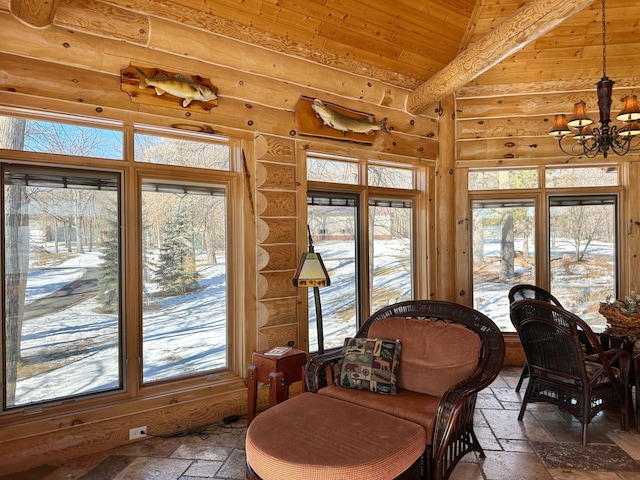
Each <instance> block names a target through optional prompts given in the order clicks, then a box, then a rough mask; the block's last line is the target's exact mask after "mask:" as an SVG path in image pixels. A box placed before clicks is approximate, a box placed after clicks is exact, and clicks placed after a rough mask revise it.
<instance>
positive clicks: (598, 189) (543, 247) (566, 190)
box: [458, 161, 629, 336]
mask: <svg viewBox="0 0 640 480" xmlns="http://www.w3.org/2000/svg"><path fill="white" fill-rule="evenodd" d="M593 167H598V168H612V167H613V168H615V169H617V171H618V172H619V173H618V184H617V185H608V186H586V187H547V186H546V185H545V179H546V170H547V169H568V168H574V169H575V168H593ZM504 168H507V167H504V166H501V167H495V168H493V167H490V166H489V167H487V166H483V167H478V168H469V167H464V168H460V174H461V177H462V176H464V177H468V173H469V172H471V171H482V170H489V171H497V170H503V169H504ZM514 169H518V170H521V169H523V170H530V169H537V170H538V184H539V185H538V187H537V188H532V189H508V190H507V189H505V190H473V191H470V190H468V189H466V198H467V207H466V208H467V212H468V215H469V218H471V215H472V209H473V203H474V201H481V202H490V201H492V200H495V201H498V200H496V199H499V201H508V200H521V199H525V200H526V199H529V200H531V199H533V200H534V210H535V213H534V216H535V242H536V250H535V262H536V265H535V277H536V284H537V285H540V286H542V287H543V288H546V289H548V288H549V285H550V281H551V278H550V270H549V257H550V254H549V241H550V232H549V225H550V224H549V221H550V220H549V208H550V198H552V197H572V196H587V197H589V196H616V197H617V202H616V213H615V215H616V218H615V222H616V232H615V239H616V253H615V258H616V262H617V264H616V267H617V269H616V288H617V291H618V293H617V295H620V294H621V293H620V292H624V291H626V290H627V288H628V287H627V285H628V273H629V272H628V268H627V266H626V265H625V264H624V263H622V262H621V255H622V252H623V251H626V238H625V236H624V235H622V226H623V225H624V224H625V217H624V211H625V208H624V207H623V205H624V202H625V191H624V189H625V187H624V178H625V176H624V174H623V173H622V174H621V173H620V172H626V171H627V169H628V166H627V164H626V163H625V162H622V161H620V162H618V163H616V164H611V163H609V164H607V165H603V164H601V163H595V162H594V163H584V164H580V165H571V166H566V165H560V166H558V165H535V166H533V165H530V164H523V165H518V167H517V168H516V167H514ZM464 183H465V184H466V183H467V180H466V179H465V180H464ZM459 184H460V183H458V185H459ZM467 235H468V236H467V242H468V243H467V244H468V245H472V244H473V243H472V242H473V229H472V228H469V229H468V232H467ZM465 263H466V264H467V267H466V268H467V269H468V272H469V275H468V276H467V288H469V292H470V293H471V295H470V296H469V299H470V304H471V306H473V307H474V308H475V303H474V298H475V297H474V288H473V286H474V279H473V255H469V256H468V258H467V259H466V261H465ZM461 268H462V264H460V265H459V266H458V269H459V270H458V271H459V272H460V271H461ZM552 293H553V292H552ZM603 301H604V299H603ZM503 333H504V334H505V335H507V336H509V335H516V334H515V332H513V331H505V332H503Z"/></svg>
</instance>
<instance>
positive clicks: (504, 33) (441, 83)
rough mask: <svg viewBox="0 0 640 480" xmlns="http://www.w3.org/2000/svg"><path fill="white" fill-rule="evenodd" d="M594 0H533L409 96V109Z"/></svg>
mask: <svg viewBox="0 0 640 480" xmlns="http://www.w3.org/2000/svg"><path fill="white" fill-rule="evenodd" d="M591 3H593V0H575V1H572V2H567V1H566V0H531V1H529V2H528V3H526V4H525V5H523V6H522V7H521V8H520V9H518V10H517V11H516V12H515V13H514V14H513V15H511V16H510V17H508V18H507V19H506V20H505V21H504V22H502V23H501V24H500V25H498V26H497V27H496V28H495V29H494V30H492V31H491V32H490V33H488V34H487V35H486V36H485V37H484V38H482V39H481V40H480V41H478V42H477V43H476V44H474V45H473V46H472V47H470V48H468V49H467V50H465V51H464V52H462V53H461V54H460V55H458V56H457V57H456V58H454V59H453V61H451V63H449V65H447V66H446V67H445V68H444V69H442V70H441V71H440V72H438V73H436V74H435V75H434V76H433V77H431V78H430V79H429V80H427V81H426V82H425V83H423V84H422V85H420V86H419V87H418V88H416V89H415V90H414V91H413V92H411V93H410V94H409V96H408V97H407V111H408V112H409V113H412V114H418V113H420V112H422V111H423V110H424V108H425V107H426V106H427V105H428V104H430V103H432V102H433V101H435V100H438V99H440V98H443V97H445V96H446V95H448V94H451V93H453V92H455V90H456V89H457V88H459V87H461V86H463V85H464V84H466V83H468V82H470V81H471V80H472V79H474V78H475V77H476V76H478V75H480V74H481V73H482V72H484V71H486V70H488V69H489V68H491V67H493V66H494V65H496V64H497V63H499V62H500V61H502V60H503V59H505V58H506V57H508V56H509V55H511V54H512V53H514V52H516V51H518V50H520V49H521V48H523V47H525V46H526V45H527V44H528V43H530V42H532V41H533V40H535V39H536V38H538V37H541V36H542V35H544V34H545V33H547V32H548V31H550V30H552V29H553V28H554V27H555V26H556V25H558V24H559V23H561V22H562V21H563V20H565V19H567V18H569V17H571V16H572V15H574V14H576V13H578V12H579V11H581V10H582V9H584V8H585V7H587V6H589V5H590V4H591Z"/></svg>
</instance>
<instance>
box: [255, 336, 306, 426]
mask: <svg viewBox="0 0 640 480" xmlns="http://www.w3.org/2000/svg"><path fill="white" fill-rule="evenodd" d="M268 351H269V350H261V351H259V352H254V353H253V355H252V357H251V363H252V364H253V365H251V366H250V367H249V375H248V383H249V385H248V386H249V388H248V404H249V413H248V415H247V424H249V423H251V421H252V420H253V419H254V418H255V416H256V402H257V398H258V382H262V383H266V384H268V385H269V405H270V406H271V407H273V406H274V405H276V404H277V403H280V402H282V401H284V400H286V399H287V398H289V385H291V384H292V383H293V382H297V381H300V380H302V369H303V367H304V365H305V364H306V363H307V354H306V352H304V351H303V350H296V349H294V348H292V349H291V350H289V351H288V352H286V353H284V354H282V355H280V356H278V357H275V356H270V355H265V352H268Z"/></svg>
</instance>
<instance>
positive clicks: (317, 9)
mask: <svg viewBox="0 0 640 480" xmlns="http://www.w3.org/2000/svg"><path fill="white" fill-rule="evenodd" d="M5 1H7V0H5ZM8 1H10V7H11V11H12V13H14V15H17V16H19V17H21V18H22V19H23V20H24V21H26V22H27V23H30V24H32V25H36V23H37V22H40V25H36V26H46V25H47V24H48V23H55V24H57V25H61V26H64V25H69V26H70V27H72V28H73V29H75V30H82V29H83V23H84V25H85V29H86V30H89V32H88V33H91V30H95V28H96V25H99V22H91V23H86V19H82V21H81V19H78V18H77V15H75V14H74V13H73V12H75V11H77V10H78V8H81V7H82V6H83V5H84V7H85V8H86V9H87V10H93V11H94V12H95V13H96V15H97V16H99V15H102V16H103V17H102V20H103V23H104V24H105V29H107V28H109V27H108V24H109V23H114V24H116V23H117V22H118V18H117V14H118V12H117V11H114V10H113V9H108V8H107V7H116V8H118V9H125V10H132V11H135V12H137V13H141V14H144V15H149V16H153V17H159V18H164V19H168V20H170V21H178V22H180V23H183V24H185V25H189V26H193V27H196V28H200V29H205V30H209V31H211V32H212V33H215V34H216V35H221V36H225V37H229V38H234V39H236V40H241V41H243V42H247V43H251V44H254V45H257V46H261V47H264V48H267V49H270V50H274V51H277V52H279V53H285V54H287V55H292V56H297V57H302V58H305V59H307V60H313V61H315V62H317V63H320V64H323V65H327V66H331V67H334V68H336V69H338V70H342V71H346V72H351V73H356V74H359V75H362V76H365V77H369V78H371V79H373V80H379V81H382V82H385V83H389V84H392V85H394V86H397V87H401V88H405V89H408V90H414V89H416V88H417V87H418V86H420V85H421V84H423V83H424V82H425V81H428V80H429V79H431V78H432V77H433V76H434V75H435V74H437V73H438V72H441V71H442V70H443V69H446V68H447V66H448V65H450V64H451V62H455V61H456V57H458V56H459V55H460V54H461V53H463V52H464V51H465V50H469V49H473V48H474V47H475V46H477V45H478V44H480V43H481V42H482V41H483V40H486V39H488V40H490V41H489V44H488V45H486V46H485V47H484V49H483V50H480V51H478V52H476V53H474V55H475V56H476V58H477V57H483V58H484V57H487V58H488V65H489V66H490V68H489V69H488V70H487V71H486V72H485V73H483V74H482V75H478V73H479V72H478V73H477V72H472V73H470V74H469V77H472V78H471V79H470V80H469V82H467V83H468V85H485V86H489V85H500V84H511V83H528V82H575V81H576V80H577V81H578V82H581V81H584V82H587V84H590V85H592V84H593V83H595V82H596V81H597V80H598V79H599V78H600V76H601V72H602V60H601V56H602V55H601V54H602V48H601V11H600V10H601V3H600V1H598V0H595V1H594V0H582V1H578V0H576V1H572V2H566V1H564V0H529V1H528V2H524V1H523V0H447V1H442V0H439V1H436V0H395V1H393V2H389V1H388V0H373V1H369V2H362V1H360V0H163V1H156V0H135V1H132V0H102V1H100V0H50V1H49V2H40V1H37V0H8ZM564 4H573V6H572V7H571V8H573V10H570V9H569V7H566V5H564ZM526 5H534V7H532V8H534V10H532V11H533V12H534V13H536V14H539V15H540V18H539V19H535V22H536V24H537V28H538V29H540V28H544V27H545V24H548V25H549V26H550V27H547V30H550V31H548V32H547V33H544V32H542V34H541V33H534V34H532V32H531V31H530V30H527V29H528V28H530V26H529V25H524V22H523V20H522V19H519V20H518V21H517V22H516V23H513V24H512V25H510V28H509V29H508V32H507V34H506V35H507V36H509V35H511V36H513V35H519V36H520V37H521V38H518V39H517V42H518V44H517V48H513V50H517V51H515V52H513V53H510V54H508V55H505V54H504V52H496V51H492V50H499V49H500V47H501V44H503V43H504V42H505V40H508V38H507V36H505V33H504V32H503V33H502V34H497V35H496V36H495V37H494V38H491V37H488V36H490V35H492V34H494V35H495V34H496V32H499V29H500V28H501V26H502V27H503V26H504V25H505V22H509V21H510V18H513V15H514V14H517V12H518V11H519V10H521V9H523V8H525V7H526ZM562 9H564V10H563V11H562V12H561V13H560V14H558V10H562ZM576 10H579V11H577V12H576ZM606 19H607V44H608V48H607V73H608V74H609V77H611V78H614V79H617V78H627V77H630V76H633V75H637V73H638V67H636V65H638V64H639V63H640V62H638V60H640V54H639V53H638V52H640V35H638V22H639V21H640V2H638V1H637V0H615V1H613V0H609V2H608V5H607V8H606ZM511 21H512V22H513V20H511ZM556 24H557V25H556ZM143 30H144V29H143V28H141V29H140V35H139V36H140V37H141V38H139V39H138V40H141V41H143V40H144V38H143V37H144V32H143ZM97 33H99V34H104V32H97ZM131 35H132V34H131V33H130V32H124V31H123V32H122V38H123V39H125V40H127V39H129V38H127V37H131ZM536 37H538V38H536ZM176 41H177V42H179V40H178V39H177V40H176ZM522 47H523V48H522ZM500 55H502V56H503V57H505V58H504V59H503V60H501V61H498V58H496V57H498V56H500ZM465 67H468V65H461V66H459V67H458V70H460V71H464V69H465ZM456 73H458V72H456ZM561 89H562V90H564V89H565V88H561Z"/></svg>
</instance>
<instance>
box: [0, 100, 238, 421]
mask: <svg viewBox="0 0 640 480" xmlns="http://www.w3.org/2000/svg"><path fill="white" fill-rule="evenodd" d="M0 115H7V116H12V117H25V118H30V119H34V120H44V121H60V122H61V123H68V124H72V125H76V124H77V125H82V126H92V124H93V123H94V120H93V119H91V121H89V120H87V119H82V118H78V117H75V116H73V115H65V114H55V115H53V114H42V115H41V114H38V113H37V112H33V111H22V110H19V109H10V108H9V109H5V108H0ZM95 123H97V124H98V126H99V127H102V128H110V129H114V130H118V131H121V132H122V134H123V143H124V148H123V152H124V158H123V159H105V158H95V157H81V156H68V155H59V154H49V153H41V152H30V151H24V150H8V149H0V163H2V164H14V165H25V166H32V165H37V166H39V167H45V168H47V167H54V168H64V169H67V170H69V169H71V170H87V171H89V172H91V171H94V170H98V171H105V172H112V173H116V174H118V175H119V176H120V182H121V191H120V194H119V202H120V213H119V215H120V219H121V229H120V236H121V245H120V264H121V265H120V276H121V280H120V281H121V285H120V288H121V290H122V298H121V311H122V320H121V321H122V335H123V336H124V340H123V341H122V342H121V352H122V356H123V358H124V360H123V365H124V368H123V372H122V383H123V388H122V389H120V390H118V391H117V392H113V391H109V392H101V393H95V394H90V395H87V396H83V397H77V398H74V399H73V401H71V402H67V401H62V402H60V401H58V402H53V403H51V404H40V403H39V404H35V405H33V406H29V408H24V409H13V408H12V409H11V410H10V411H2V412H0V428H5V427H6V428H8V427H11V426H12V425H13V426H15V428H20V425H21V424H23V423H24V415H25V414H29V416H30V421H32V422H33V421H36V422H46V421H47V419H50V418H63V417H65V416H73V415H75V413H74V412H77V411H79V410H80V409H81V410H87V411H91V412H95V413H93V414H92V415H91V416H92V417H95V418H101V417H100V416H101V415H102V414H101V413H100V412H101V411H104V412H106V410H104V409H105V408H111V407H115V408H119V407H118V405H125V404H126V405H127V408H128V409H131V411H142V410H144V409H146V408H149V405H150V404H149V402H151V403H152V404H156V405H157V406H160V405H162V404H165V403H166V400H163V398H166V397H167V396H170V397H171V398H175V399H181V400H179V401H184V400H187V398H192V396H193V394H194V393H195V392H196V390H200V391H201V392H202V395H211V394H215V393H230V392H232V391H235V390H237V389H238V388H243V387H244V380H243V378H244V365H245V364H246V361H247V359H246V358H245V354H244V353H245V352H244V345H245V343H246V341H247V338H246V335H247V331H248V330H250V329H248V328H247V326H246V325H245V323H244V322H243V321H242V319H243V318H244V316H245V305H244V296H245V293H244V292H245V291H246V290H247V288H248V287H249V286H248V285H247V284H246V283H245V282H244V280H243V275H242V270H243V268H242V265H244V264H245V262H246V260H245V256H246V249H245V248H244V245H245V243H246V242H247V238H246V235H245V233H244V232H245V231H246V228H247V227H246V224H247V223H248V220H247V219H246V215H244V214H243V210H244V208H246V202H247V198H246V197H245V195H244V192H243V188H242V187H243V181H242V174H241V173H242V169H243V164H242V158H243V149H244V148H245V147H244V141H243V140H240V139H236V138H231V137H219V136H212V135H208V134H200V133H194V132H189V131H184V132H183V131H180V130H175V129H169V128H163V127H156V126H146V125H136V126H134V124H132V123H126V122H119V121H101V119H95ZM136 128H139V129H140V131H141V132H142V133H145V134H153V135H166V136H168V137H179V138H183V139H195V140H197V141H199V142H203V141H204V142H207V141H213V142H216V143H219V139H220V138H223V139H224V140H225V141H226V142H227V143H228V145H229V149H230V156H231V158H230V168H229V170H228V171H226V170H225V171H221V170H208V169H204V168H196V167H181V166H174V165H159V164H147V163H140V162H135V160H134V158H133V157H134V155H133V152H134V147H133V142H134V132H135V131H136ZM141 176H146V177H150V178H155V179H158V180H162V179H164V180H166V181H168V182H171V183H175V182H176V181H189V180H191V181H193V182H194V183H198V184H202V183H212V184H214V185H224V187H225V189H226V191H227V195H228V197H227V199H228V201H227V219H226V224H227V241H228V243H229V245H241V247H240V248H234V249H232V250H231V251H229V252H228V253H227V261H228V265H227V269H228V272H229V274H228V278H227V281H228V287H227V288H228V330H227V336H228V341H227V346H228V352H227V358H228V368H227V369H226V370H224V371H216V372H210V371H208V372H202V374H196V375H194V376H192V377H188V378H178V379H170V380H166V381H162V382H157V383H154V384H146V385H142V384H141V379H142V377H141V373H140V372H139V368H140V367H139V365H140V362H139V358H140V355H141V352H142V350H141V328H142V323H141V303H140V302H141V301H142V295H141V291H140V285H141V283H140V281H141V267H142V260H141V255H140V252H141V250H140V249H141V245H142V241H141V237H140V235H136V234H137V233H138V234H139V233H140V232H141V227H140V225H141V223H140V222H141V211H140V208H141V191H140V184H139V181H140V178H141ZM137 237H138V238H137ZM125 266H126V267H125ZM125 268H126V272H125V270H124V269H125ZM3 328H4V327H3ZM4 354H5V351H4V345H3V347H2V352H1V355H2V357H3V359H4ZM0 381H2V382H4V378H0ZM185 392H192V393H191V394H187V393H185ZM185 395H186V396H185ZM199 395H200V394H199ZM158 402H160V403H158ZM107 416H108V417H111V416H112V414H107ZM43 425H44V424H43Z"/></svg>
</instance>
